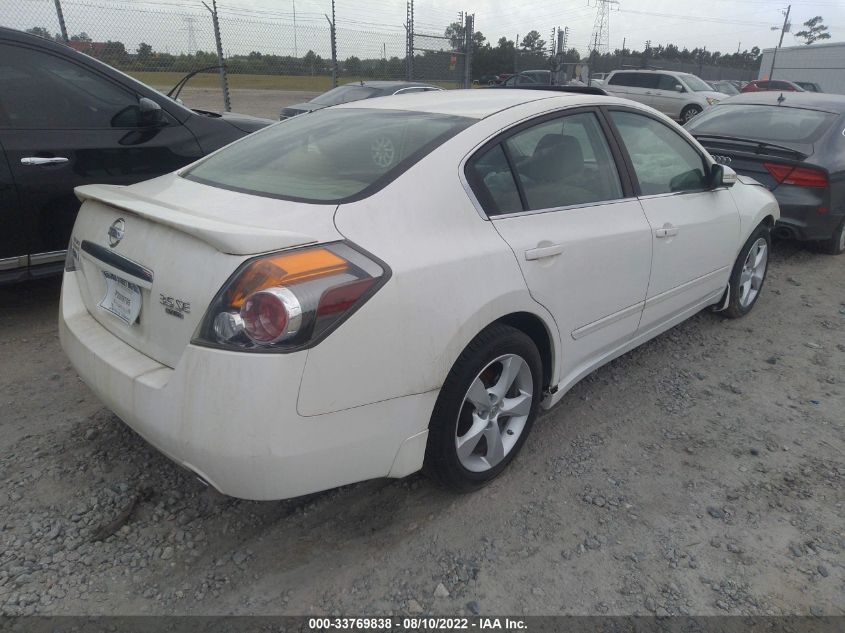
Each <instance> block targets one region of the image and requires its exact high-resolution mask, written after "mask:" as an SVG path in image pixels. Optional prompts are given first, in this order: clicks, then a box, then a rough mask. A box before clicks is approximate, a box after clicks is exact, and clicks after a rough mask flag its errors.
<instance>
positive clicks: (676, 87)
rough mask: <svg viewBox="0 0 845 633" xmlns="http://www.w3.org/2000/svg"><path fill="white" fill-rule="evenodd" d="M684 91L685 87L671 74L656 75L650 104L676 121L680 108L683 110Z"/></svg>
mask: <svg viewBox="0 0 845 633" xmlns="http://www.w3.org/2000/svg"><path fill="white" fill-rule="evenodd" d="M684 92H686V88H684V86H683V85H682V84H681V82H680V81H678V80H677V79H676V78H675V77H673V76H672V75H664V74H662V73H661V74H658V75H657V87H656V88H655V89H654V95H653V99H652V102H651V106H652V107H653V108H654V109H655V110H659V111H660V112H662V113H663V114H665V115H666V116H668V117H669V118H670V119H675V120H676V121H677V120H678V119H680V118H681V110H683V107H684V103H685V102H686V101H685V99H684Z"/></svg>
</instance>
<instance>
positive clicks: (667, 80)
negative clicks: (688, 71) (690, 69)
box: [657, 75, 681, 90]
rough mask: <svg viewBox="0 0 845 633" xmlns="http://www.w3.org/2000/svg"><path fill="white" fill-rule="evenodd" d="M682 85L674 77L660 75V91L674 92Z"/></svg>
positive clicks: (658, 82) (658, 86)
mask: <svg viewBox="0 0 845 633" xmlns="http://www.w3.org/2000/svg"><path fill="white" fill-rule="evenodd" d="M680 85H681V82H680V81H678V80H677V79H675V78H674V77H673V76H672V75H658V81H657V88H658V90H674V89H675V86H680Z"/></svg>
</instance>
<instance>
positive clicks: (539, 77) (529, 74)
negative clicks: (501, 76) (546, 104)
mask: <svg viewBox="0 0 845 633" xmlns="http://www.w3.org/2000/svg"><path fill="white" fill-rule="evenodd" d="M525 84H528V85H532V84H535V85H543V86H550V85H552V71H550V70H523V71H520V72H519V73H518V74H516V75H511V76H510V77H508V78H507V79H506V80H505V81H502V82H500V85H502V86H507V87H508V88H512V87H513V86H521V85H525Z"/></svg>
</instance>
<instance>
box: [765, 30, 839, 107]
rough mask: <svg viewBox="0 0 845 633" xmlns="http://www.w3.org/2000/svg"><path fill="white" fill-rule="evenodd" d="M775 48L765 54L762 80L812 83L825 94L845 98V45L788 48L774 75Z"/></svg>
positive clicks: (780, 56) (780, 54)
mask: <svg viewBox="0 0 845 633" xmlns="http://www.w3.org/2000/svg"><path fill="white" fill-rule="evenodd" d="M774 50H775V49H773V48H767V49H765V50H764V51H763V61H762V63H761V64H760V73H759V76H758V77H757V78H758V79H768V78H769V75H770V74H772V76H773V77H774V78H775V79H786V80H789V81H812V82H814V83H817V84H819V85H820V86H821V87H822V90H824V91H825V92H832V93H836V94H845V42H834V43H832V44H811V45H809V46H806V45H803V46H784V47H782V48H779V49H778V54H777V57H776V58H775V69H774V73H772V72H771V71H772V55H773V53H774Z"/></svg>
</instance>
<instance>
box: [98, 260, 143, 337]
mask: <svg viewBox="0 0 845 633" xmlns="http://www.w3.org/2000/svg"><path fill="white" fill-rule="evenodd" d="M103 277H105V279H106V294H105V296H103V300H102V301H100V303H99V306H100V307H101V308H102V309H103V310H105V311H106V312H111V313H112V314H113V315H114V316H116V317H117V318H118V319H120V320H121V321H123V322H124V323H125V324H126V325H132V324H133V323H135V321H136V320H137V319H138V315H139V314H140V312H141V289H140V288H139V287H138V286H136V285H135V284H133V283H132V282H129V281H126V280H125V279H122V278H120V277H118V276H117V275H113V274H112V273H110V272H107V271H105V270H104V271H103Z"/></svg>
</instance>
